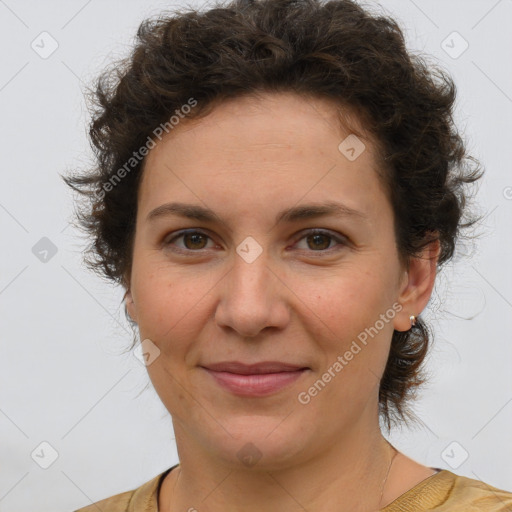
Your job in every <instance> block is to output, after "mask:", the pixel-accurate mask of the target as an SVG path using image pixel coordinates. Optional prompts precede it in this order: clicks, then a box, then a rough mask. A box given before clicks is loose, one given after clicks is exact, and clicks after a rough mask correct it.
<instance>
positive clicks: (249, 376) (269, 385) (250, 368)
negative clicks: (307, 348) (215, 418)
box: [201, 361, 310, 397]
mask: <svg viewBox="0 0 512 512" xmlns="http://www.w3.org/2000/svg"><path fill="white" fill-rule="evenodd" d="M201 368H203V369H204V370H205V371H206V372H207V373H208V374H209V375H210V376H211V377H212V378H213V380H214V382H215V383H216V384H217V385H219V386H220V387H222V388H223V389H225V390H227V391H229V392H231V393H233V394H235V395H238V396H246V397H261V396H268V395H271V394H274V393H277V392H278V391H280V390H282V389H283V388H285V387H288V386H290V385H291V384H292V383H294V382H296V381H297V380H298V379H300V378H301V377H302V375H303V374H304V373H306V372H307V371H309V370H310V368H308V367H306V366H299V365H293V364H288V363H282V362H277V361H266V362H262V363H256V364H244V363H240V362H238V361H227V362H222V363H215V364H209V365H207V366H201Z"/></svg>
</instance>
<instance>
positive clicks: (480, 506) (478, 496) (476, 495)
mask: <svg viewBox="0 0 512 512" xmlns="http://www.w3.org/2000/svg"><path fill="white" fill-rule="evenodd" d="M177 466H178V464H176V465H175V466H173V467H172V468H169V469H167V470H166V471H164V472H163V473H160V474H159V475H158V476H156V477H154V478H153V479H151V480H149V482H146V483H145V484H143V485H141V486H140V487H137V489H134V490H132V491H127V492H123V493H121V494H116V495H115V496H112V497H110V498H106V499H104V500H101V501H98V502H96V503H94V504H92V505H89V506H87V507H84V508H81V509H79V510H76V511H75V512H98V510H101V512H158V493H159V491H160V485H161V483H162V482H163V480H164V478H165V477H166V476H167V474H168V473H169V472H170V471H171V470H172V469H174V468H175V467H177ZM424 511H425V512H426V511H435V512H448V511H450V512H482V511H485V512H512V493H510V492H507V491H502V490H500V489H496V488H495V487H492V486H490V485H487V484H485V483H483V482H481V481H480V480H473V479H472V478H466V477H464V476H458V475H456V474H454V473H452V472H451V471H448V470H441V471H439V472H437V473H435V474H434V475H432V476H430V477H428V478H426V479H425V480H423V481H422V482H420V483H419V484H417V485H415V486H414V487H413V488H412V489H409V490H408V491H407V492H406V493H404V494H402V495H401V496H400V497H398V498H397V499H396V500H395V501H393V502H392V503H390V504H389V505H388V506H387V507H385V508H383V509H381V512H424Z"/></svg>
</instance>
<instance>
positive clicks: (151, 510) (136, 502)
mask: <svg viewBox="0 0 512 512" xmlns="http://www.w3.org/2000/svg"><path fill="white" fill-rule="evenodd" d="M175 467H176V466H173V467H172V468H169V469H167V470H166V471H164V472H163V473H160V474H159V475H157V476H155V477H154V478H152V479H151V480H148V481H147V482H145V483H143V484H142V485H141V486H140V487H137V488H136V489H133V490H131V491H125V492H122V493H120V494H116V495H114V496H110V497H109V498H105V499H103V500H101V501H97V502H95V503H92V504H90V505H87V506H86V507H83V508H80V509H77V510H75V511H74V512H98V510H101V512H157V511H158V491H159V488H160V485H161V483H162V481H163V479H164V478H165V476H166V475H167V474H168V473H169V472H170V471H171V470H172V469H173V468H175Z"/></svg>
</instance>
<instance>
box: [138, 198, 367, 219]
mask: <svg viewBox="0 0 512 512" xmlns="http://www.w3.org/2000/svg"><path fill="white" fill-rule="evenodd" d="M171 215H175V216H178V217H184V218H187V219H192V220H198V221H200V222H210V223H212V222H219V223H223V221H222V219H221V218H220V217H219V216H218V215H217V214H216V213H215V212H214V211H213V210H211V209H210V208H207V207H204V206H200V205H195V204H189V203H176V202H174V203H166V204H162V205H161V206H158V207H157V208H155V209H154V210H152V211H151V212H149V214H148V216H147V218H146V219H147V221H148V222H149V221H153V220H155V219H157V218H161V217H167V216H171ZM327 215H332V216H336V217H354V218H359V219H362V220H368V216H367V215H366V214H365V213H363V212H361V211H359V210H355V209H353V208H350V207H348V206H346V205H344V204H341V203H336V202H326V203H310V204H305V205H301V206H293V207H291V208H287V209H286V210H283V211H281V212H279V213H278V214H277V215H276V218H275V223H276V224H279V223H281V222H287V223H292V222H298V221H301V220H305V219H315V218H318V217H325V216H327Z"/></svg>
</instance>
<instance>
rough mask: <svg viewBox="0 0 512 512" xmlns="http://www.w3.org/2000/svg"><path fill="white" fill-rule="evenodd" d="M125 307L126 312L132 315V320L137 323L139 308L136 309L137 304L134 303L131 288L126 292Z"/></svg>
mask: <svg viewBox="0 0 512 512" xmlns="http://www.w3.org/2000/svg"><path fill="white" fill-rule="evenodd" d="M124 305H125V308H126V311H128V314H129V315H130V318H131V319H132V320H133V321H134V322H135V323H137V308H136V307H135V302H134V301H133V296H132V292H131V290H130V288H128V290H126V293H125V294H124Z"/></svg>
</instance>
